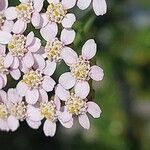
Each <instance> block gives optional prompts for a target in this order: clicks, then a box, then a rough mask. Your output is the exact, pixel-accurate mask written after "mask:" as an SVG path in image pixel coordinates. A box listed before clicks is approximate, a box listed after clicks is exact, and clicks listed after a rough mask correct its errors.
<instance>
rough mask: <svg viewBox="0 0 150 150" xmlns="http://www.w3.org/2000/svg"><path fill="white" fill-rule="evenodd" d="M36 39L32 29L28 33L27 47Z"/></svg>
mask: <svg viewBox="0 0 150 150" xmlns="http://www.w3.org/2000/svg"><path fill="white" fill-rule="evenodd" d="M33 40H34V33H33V32H32V31H31V32H30V33H29V34H28V35H27V40H26V47H27V46H29V45H30V44H31V43H32V42H33Z"/></svg>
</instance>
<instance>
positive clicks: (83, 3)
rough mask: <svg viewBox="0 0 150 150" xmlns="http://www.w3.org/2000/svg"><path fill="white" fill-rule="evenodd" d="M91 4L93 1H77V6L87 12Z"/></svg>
mask: <svg viewBox="0 0 150 150" xmlns="http://www.w3.org/2000/svg"><path fill="white" fill-rule="evenodd" d="M90 4H91V0H78V1H77V6H78V7H79V8H80V9H81V10H85V9H87V8H88V7H89V6H90Z"/></svg>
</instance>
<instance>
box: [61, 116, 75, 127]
mask: <svg viewBox="0 0 150 150" xmlns="http://www.w3.org/2000/svg"><path fill="white" fill-rule="evenodd" d="M59 121H60V123H61V124H62V125H63V126H64V127H65V128H71V127H72V126H73V118H72V119H71V120H69V121H68V122H62V121H61V120H59Z"/></svg>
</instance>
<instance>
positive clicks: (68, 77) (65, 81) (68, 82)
mask: <svg viewBox="0 0 150 150" xmlns="http://www.w3.org/2000/svg"><path fill="white" fill-rule="evenodd" d="M59 83H60V84H61V85H62V86H63V87H64V88H65V89H71V88H72V87H73V86H74V85H75V83H76V79H75V78H74V77H73V76H72V74H71V73H70V72H66V73H64V74H62V75H61V76H60V77H59Z"/></svg>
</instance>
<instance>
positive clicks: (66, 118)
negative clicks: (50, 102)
mask: <svg viewBox="0 0 150 150" xmlns="http://www.w3.org/2000/svg"><path fill="white" fill-rule="evenodd" d="M58 118H59V120H61V121H62V122H63V123H67V122H69V121H70V120H71V119H72V114H70V113H69V112H67V111H66V110H65V111H64V112H60V113H59V115H58Z"/></svg>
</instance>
